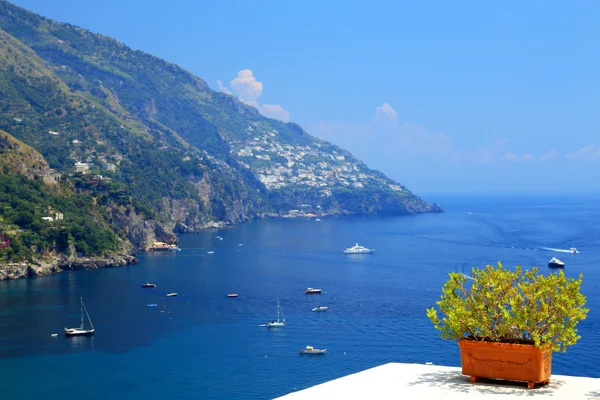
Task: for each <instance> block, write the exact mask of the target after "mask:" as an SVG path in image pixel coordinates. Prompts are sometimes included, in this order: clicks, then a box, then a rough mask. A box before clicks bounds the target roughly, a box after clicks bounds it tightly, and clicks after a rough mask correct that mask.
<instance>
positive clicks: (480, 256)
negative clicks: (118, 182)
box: [0, 196, 600, 400]
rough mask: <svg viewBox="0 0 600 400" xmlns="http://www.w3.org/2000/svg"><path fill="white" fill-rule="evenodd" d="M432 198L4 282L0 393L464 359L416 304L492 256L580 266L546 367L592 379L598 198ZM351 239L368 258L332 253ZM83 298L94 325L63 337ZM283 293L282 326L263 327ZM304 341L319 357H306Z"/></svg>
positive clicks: (155, 385)
mask: <svg viewBox="0 0 600 400" xmlns="http://www.w3.org/2000/svg"><path fill="white" fill-rule="evenodd" d="M431 200H438V201H440V202H441V203H442V205H443V206H444V207H445V209H446V211H447V212H446V213H443V214H428V215H417V216H406V217H332V218H323V219H322V221H320V222H319V221H315V220H314V219H313V220H307V219H288V220H267V221H256V222H251V223H247V224H244V225H241V226H238V227H235V228H233V229H229V230H223V231H216V232H202V233H199V234H188V235H182V236H181V237H180V242H179V245H180V247H181V248H182V251H181V252H178V253H160V254H154V253H150V254H141V255H140V257H139V258H140V263H139V264H138V265H133V266H128V267H125V268H115V269H102V270H90V271H77V272H63V273H60V274H56V275H52V276H47V277H42V278H36V279H28V280H18V281H5V282H0V384H1V387H2V389H1V393H2V394H1V395H0V397H1V398H2V399H25V400H29V399H35V400H39V399H45V400H51V399H61V400H64V399H82V398H85V399H87V400H95V399H109V398H110V399H142V398H143V399H169V398H177V399H268V398H273V397H277V396H281V395H284V394H286V393H289V392H291V391H295V390H300V389H303V388H307V387H309V386H313V385H315V384H319V383H322V382H325V381H328V380H331V379H334V378H338V377H341V376H344V375H347V374H350V373H354V372H358V371H360V370H364V369H366V368H370V367H374V366H377V365H381V364H384V363H388V362H404V363H426V362H433V363H434V364H439V365H450V366H459V365H460V360H459V352H458V346H457V345H456V343H455V342H451V341H444V340H442V339H440V338H439V337H438V335H437V332H436V331H435V329H434V328H433V327H432V325H431V323H430V322H429V320H428V319H427V318H426V316H425V309H426V308H428V307H431V306H432V305H434V304H435V301H436V300H438V298H439V296H440V289H441V286H442V284H443V282H444V281H445V279H446V277H447V274H448V273H449V272H453V271H454V272H463V273H467V274H468V273H469V272H470V269H471V267H472V266H484V265H485V264H488V263H496V262H498V261H502V262H503V264H504V265H505V266H506V267H510V268H514V266H516V265H517V264H521V265H523V266H527V267H530V266H532V265H536V266H539V267H540V268H541V269H542V271H544V272H548V268H547V267H546V264H547V262H548V260H549V259H550V258H551V257H553V256H556V257H558V258H560V259H562V260H563V261H564V262H565V263H566V267H565V273H566V274H567V275H569V276H572V277H576V276H578V275H579V274H580V273H583V275H584V278H583V288H582V290H583V292H584V293H585V295H586V296H587V299H588V306H589V307H590V309H591V311H590V313H589V316H588V318H587V319H586V320H585V321H583V322H582V323H581V324H580V329H579V332H580V334H581V336H582V338H581V340H580V341H579V342H578V343H577V344H576V345H575V346H572V347H570V348H569V349H568V351H567V352H566V353H564V354H563V353H559V354H555V355H554V363H553V372H554V373H555V374H567V375H582V376H593V377H600V368H598V365H599V362H600V352H598V348H600V314H599V313H598V310H600V291H599V290H598V282H600V202H599V201H598V200H600V199H598V198H581V197H577V198H575V197H571V198H569V197H541V196H538V197H510V196H502V197H491V196H487V197H486V196H477V197H469V198H466V197H462V198H461V197H442V196H437V197H435V198H432V199H431ZM216 236H221V237H222V238H223V240H219V239H218V238H216ZM356 242H358V243H359V244H361V245H365V246H367V247H373V248H375V249H376V251H375V254H373V255H361V256H347V255H343V254H342V249H343V248H344V247H348V246H352V245H354V244H355V243H356ZM570 247H576V248H578V249H579V250H580V254H571V253H568V252H566V249H568V248H570ZM209 252H212V253H209ZM145 281H150V282H154V283H156V284H157V288H155V289H142V288H141V284H142V283H143V282H145ZM307 287H316V288H322V289H323V294H321V295H305V294H304V290H305V289H306V288H307ZM172 291H174V292H178V293H179V296H178V297H166V296H165V294H166V293H168V292H172ZM230 292H236V293H238V294H239V297H238V298H228V297H227V296H226V294H227V293H230ZM80 296H83V298H84V301H85V303H86V306H87V309H88V311H89V313H90V316H91V318H92V321H93V323H94V326H95V328H96V335H95V336H94V337H80V338H65V337H64V336H63V333H62V330H63V328H64V327H65V326H77V325H78V324H79V318H80V306H79V304H80V303H79V298H80ZM277 298H279V301H280V302H281V306H282V307H283V312H284V314H285V318H286V320H287V326H286V327H285V328H281V329H271V330H268V329H267V328H265V327H261V326H260V325H261V324H264V323H265V322H266V321H268V320H270V319H274V318H276V316H277ZM149 303H156V304H157V305H158V306H157V307H151V308H149V307H146V306H145V305H146V304H149ZM320 305H324V306H328V307H329V308H330V310H329V311H328V312H324V313H315V312H311V309H312V308H313V307H316V306H320ZM52 333H58V336H57V337H52V336H51V334H52ZM306 345H312V346H314V347H317V348H327V355H325V356H321V357H310V356H309V357H306V356H300V355H299V354H298V349H299V348H302V347H305V346H306Z"/></svg>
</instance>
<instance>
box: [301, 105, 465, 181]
mask: <svg viewBox="0 0 600 400" xmlns="http://www.w3.org/2000/svg"><path fill="white" fill-rule="evenodd" d="M373 111H374V114H373V117H372V118H371V120H370V121H368V122H366V123H364V124H361V125H348V124H334V123H328V122H324V121H321V122H319V123H318V124H316V125H314V126H312V127H310V128H309V129H308V132H309V133H311V134H314V135H315V136H317V137H320V138H322V139H325V140H327V141H330V142H332V143H334V144H336V145H338V146H340V147H342V148H344V149H346V150H348V151H350V152H352V153H353V154H354V155H355V156H357V157H358V158H359V159H361V160H363V161H364V162H366V163H367V164H368V165H369V166H371V167H373V168H376V169H379V170H382V171H393V170H398V171H399V170H402V169H403V168H404V167H402V165H407V164H410V163H412V167H414V165H416V164H420V163H431V161H432V159H434V161H433V163H437V162H438V161H440V160H443V161H450V162H454V161H457V160H458V159H459V158H460V156H461V155H460V154H458V152H457V151H456V150H455V149H454V147H453V145H452V140H451V138H450V137H449V136H447V135H445V134H443V133H440V132H434V131H431V130H429V129H428V128H427V127H425V126H422V125H418V124H415V123H413V122H402V123H399V122H398V113H397V112H396V111H395V110H394V108H393V107H392V106H391V105H390V104H389V103H383V104H382V105H381V106H378V107H375V108H374V110H373ZM409 160H412V161H409Z"/></svg>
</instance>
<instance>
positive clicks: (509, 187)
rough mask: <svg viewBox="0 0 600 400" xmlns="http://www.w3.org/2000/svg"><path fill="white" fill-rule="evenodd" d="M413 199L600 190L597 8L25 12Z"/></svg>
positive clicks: (91, 6) (47, 7) (34, 3)
mask: <svg viewBox="0 0 600 400" xmlns="http://www.w3.org/2000/svg"><path fill="white" fill-rule="evenodd" d="M13 2H14V3H15V4H17V5H19V6H21V7H24V8H27V9H29V10H31V11H34V12H37V13H39V14H42V15H44V16H46V17H48V18H52V19H55V20H58V21H61V22H69V23H72V24H75V25H78V26H81V27H84V28H86V29H89V30H90V31H93V32H97V33H102V34H104V35H107V36H111V37H114V38H116V39H118V40H119V41H121V42H123V43H125V44H126V45H128V46H129V47H131V48H133V49H136V50H142V51H145V52H148V53H151V54H153V55H156V56H158V57H161V58H164V59H166V60H167V61H170V62H174V63H176V64H178V65H180V66H182V67H184V68H186V69H187V70H189V71H190V72H192V73H193V74H195V75H197V76H199V77H201V78H203V79H204V80H206V82H207V83H208V84H209V86H210V87H211V88H213V89H215V90H221V91H224V92H227V93H231V94H233V95H236V96H237V97H239V98H240V99H241V100H242V101H244V102H246V103H248V104H251V105H253V106H255V107H257V108H258V109H259V111H260V112H261V113H263V114H264V115H266V116H270V117H273V118H278V119H281V120H284V121H288V120H289V121H293V122H296V123H298V124H300V125H301V126H302V127H303V128H304V129H305V130H306V131H307V132H309V133H310V134H312V135H314V136H317V137H320V138H322V139H325V140H328V141H330V142H332V143H334V144H336V145H339V146H341V147H343V148H345V149H346V150H349V151H350V152H352V153H353V154H354V155H355V156H357V157H359V158H360V159H361V160H363V161H364V162H366V163H367V165H369V166H370V167H372V168H375V169H378V170H380V171H382V172H384V173H385V174H386V175H388V176H389V177H391V178H393V179H395V180H397V181H399V182H400V183H402V184H404V185H406V186H407V187H408V188H409V189H411V190H413V191H414V192H416V193H419V194H422V193H492V194H494V193H498V194H502V193H506V194H509V193H523V194H528V193H531V194H536V193H537V194H550V193H596V192H598V193H600V178H599V177H598V171H599V167H600V122H599V118H598V116H600V112H598V111H596V112H594V111H595V110H598V108H599V105H600V73H599V71H600V51H598V43H599V42H600V24H598V23H597V21H598V18H599V17H600V2H596V1H572V2H557V1H533V0H532V1H503V2H481V1H471V2H467V1H454V2H448V1H414V0H411V1H409V0H406V1H401V2H399V1H376V0H370V1H362V2H354V1H340V0H329V1H327V2H324V1H313V0H304V1H302V2H287V1H277V2H276V1H260V0H255V1H227V0H220V1H213V2H209V1H196V0H170V1H166V0H102V1H98V0H94V1H91V0H52V1H48V0H13Z"/></svg>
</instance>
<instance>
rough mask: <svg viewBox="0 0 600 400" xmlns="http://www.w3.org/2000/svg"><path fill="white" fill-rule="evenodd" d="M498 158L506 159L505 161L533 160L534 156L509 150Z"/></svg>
mask: <svg viewBox="0 0 600 400" xmlns="http://www.w3.org/2000/svg"><path fill="white" fill-rule="evenodd" d="M500 159H501V160H507V161H533V160H535V156H534V155H533V154H530V153H525V154H515V153H512V152H510V151H507V152H506V154H504V155H503V156H502V157H500Z"/></svg>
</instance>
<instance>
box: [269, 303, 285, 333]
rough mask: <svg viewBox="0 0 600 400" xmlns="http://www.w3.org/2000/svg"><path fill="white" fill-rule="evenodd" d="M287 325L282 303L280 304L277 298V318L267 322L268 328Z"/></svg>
mask: <svg viewBox="0 0 600 400" xmlns="http://www.w3.org/2000/svg"><path fill="white" fill-rule="evenodd" d="M284 326H285V316H284V315H283V310H282V309H281V305H280V304H279V298H278V299H277V320H275V321H269V322H267V323H266V327H267V328H281V327H284Z"/></svg>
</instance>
